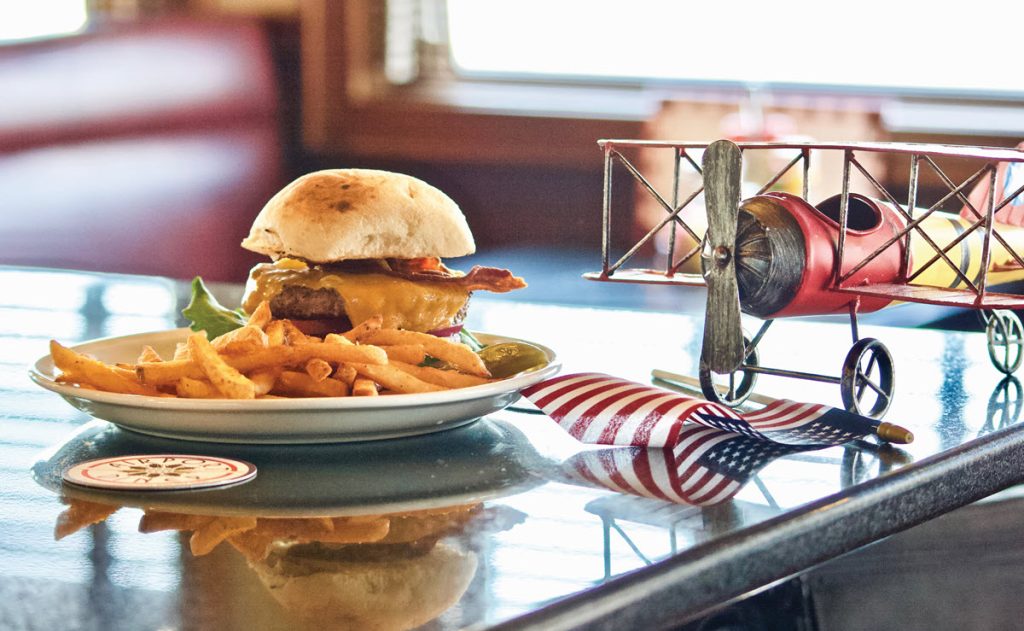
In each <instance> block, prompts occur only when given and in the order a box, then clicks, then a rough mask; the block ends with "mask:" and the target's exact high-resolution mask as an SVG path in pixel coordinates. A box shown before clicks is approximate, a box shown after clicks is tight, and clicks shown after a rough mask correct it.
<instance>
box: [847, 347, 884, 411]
mask: <svg viewBox="0 0 1024 631" xmlns="http://www.w3.org/2000/svg"><path fill="white" fill-rule="evenodd" d="M895 388H896V382H895V371H894V370H893V363H892V355H891V354H889V349H887V348H886V347H885V345H884V344H882V343H881V342H879V341H878V340H876V339H874V338H870V337H866V338H864V339H861V340H858V341H857V343H856V344H854V345H853V347H851V348H850V352H849V353H847V354H846V360H845V361H844V362H843V376H842V377H841V378H840V382H839V389H840V391H841V393H842V396H843V405H845V406H846V410H847V411H848V412H854V413H856V414H860V415H862V416H867V417H869V418H874V419H878V418H882V416H884V415H885V412H886V410H888V409H889V404H890V403H891V402H892V393H893V391H894V390H895Z"/></svg>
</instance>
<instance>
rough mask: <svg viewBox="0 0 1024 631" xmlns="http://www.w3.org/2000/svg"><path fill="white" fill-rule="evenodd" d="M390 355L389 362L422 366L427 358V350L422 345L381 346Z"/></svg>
mask: <svg viewBox="0 0 1024 631" xmlns="http://www.w3.org/2000/svg"><path fill="white" fill-rule="evenodd" d="M381 348H383V349H384V352H385V353H387V354H388V360H389V361H400V362H405V363H407V364H422V363H423V361H424V360H425V359H426V358H427V350H426V349H425V348H423V345H422V344H395V345H393V346H381Z"/></svg>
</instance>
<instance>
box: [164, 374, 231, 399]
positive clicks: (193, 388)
mask: <svg viewBox="0 0 1024 631" xmlns="http://www.w3.org/2000/svg"><path fill="white" fill-rule="evenodd" d="M174 391H175V393H177V395H178V396H179V397H182V398H185V399H216V398H219V397H220V396H221V394H220V392H219V391H218V390H217V388H214V387H213V384H212V383H210V382H209V381H204V380H202V379H193V378H191V377H182V378H181V379H179V380H178V383H177V384H176V385H175V386H174Z"/></svg>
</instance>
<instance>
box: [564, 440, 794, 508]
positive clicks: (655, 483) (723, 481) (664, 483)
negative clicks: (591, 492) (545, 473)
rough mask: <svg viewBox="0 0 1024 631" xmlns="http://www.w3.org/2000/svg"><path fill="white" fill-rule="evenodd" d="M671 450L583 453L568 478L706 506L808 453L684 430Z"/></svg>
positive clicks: (570, 463) (571, 465)
mask: <svg viewBox="0 0 1024 631" xmlns="http://www.w3.org/2000/svg"><path fill="white" fill-rule="evenodd" d="M678 438H679V441H678V443H677V444H676V445H675V446H674V447H672V448H669V449H642V448H638V447H620V448H615V449H601V450H596V451H584V452H581V453H578V454H576V455H575V456H573V457H572V458H570V459H569V460H567V461H566V462H565V463H563V465H562V466H563V469H564V470H565V472H566V474H568V475H569V476H571V477H573V478H576V479H581V480H585V481H587V482H589V483H591V484H596V485H598V486H601V487H604V488H607V489H611V490H613V491H618V492H620V493H629V494H631V495H642V496H644V497H653V498H657V499H662V500H668V501H670V502H675V503H679V504H692V505H696V506H705V505H711V504H717V503H720V502H724V501H726V500H728V499H729V498H731V497H732V496H733V495H735V494H736V493H737V492H738V491H739V490H740V488H742V487H743V485H744V484H746V483H747V481H748V480H749V479H750V477H751V476H752V475H754V474H755V473H757V472H758V471H760V470H761V468H763V467H764V466H765V465H766V464H768V463H769V462H770V461H771V460H772V459H774V458H777V457H779V456H782V455H785V454H789V453H793V452H795V451H803V450H805V449H807V447H794V446H790V445H781V444H778V443H772V442H768V441H765V440H758V439H754V438H748V437H746V436H740V435H737V434H730V433H728V432H725V431H722V430H719V429H715V428H713V427H701V426H699V425H687V426H686V427H685V428H683V429H682V431H681V432H680V433H679V437H678Z"/></svg>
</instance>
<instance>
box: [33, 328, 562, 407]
mask: <svg viewBox="0 0 1024 631" xmlns="http://www.w3.org/2000/svg"><path fill="white" fill-rule="evenodd" d="M190 331H191V330H190V329H189V328H188V327H181V328H175V329H161V330H156V331H146V332H141V333H131V334H128V335H113V336H107V337H102V338H95V339H91V340H85V341H83V342H79V343H77V344H75V345H73V346H69V348H70V349H72V350H75V351H78V352H87V351H89V350H90V348H92V347H95V346H101V345H104V344H110V343H114V342H128V341H131V340H132V339H133V338H137V339H139V340H143V339H150V338H153V337H155V336H160V337H164V336H166V337H168V338H172V339H173V338H174V337H175V336H180V337H181V339H182V340H184V337H185V336H186V335H187V334H188V332H190ZM473 334H474V335H476V336H477V337H479V338H484V339H493V340H495V341H509V342H524V343H527V344H532V345H534V346H536V347H538V348H540V349H541V350H542V351H544V353H545V354H546V355H547V356H548V358H549V361H548V364H547V365H546V366H544V367H543V368H539V369H537V370H534V371H530V372H526V373H521V374H519V375H515V376H512V377H509V378H507V379H502V380H500V381H495V382H492V383H485V384H480V385H477V386H469V387H466V388H453V389H451V390H444V391H441V392H423V393H414V394H390V395H387V396H385V397H296V398H282V399H256V400H237V399H187V398H181V397H154V396H150V395H141V394H124V393H118V392H105V391H102V390H86V389H82V388H77V387H75V386H70V385H64V384H61V383H58V382H57V381H56V380H55V378H54V375H53V372H52V371H53V369H54V368H55V367H54V366H53V363H52V357H51V355H50V354H49V353H47V354H46V355H43V356H42V357H40V358H38V359H37V360H36V361H35V362H33V363H32V364H31V365H30V366H29V368H28V373H29V378H30V379H31V380H32V381H33V382H34V383H35V384H36V385H38V386H40V387H42V388H44V389H46V390H49V391H50V392H54V393H56V394H58V395H60V396H62V397H72V398H75V399H81V400H85V401H91V402H95V403H100V404H105V405H118V406H127V407H133V408H142V409H159V410H162V411H182V412H184V411H189V412H196V411H204V410H209V411H211V412H230V411H238V412H264V411H266V412H272V411H286V410H296V411H299V410H337V411H339V412H345V411H361V410H388V409H402V408H408V407H416V408H422V407H430V406H432V405H447V404H450V403H458V402H464V401H473V400H476V399H483V398H489V397H493V396H497V395H502V394H509V393H511V392H519V391H520V390H522V389H523V388H525V387H527V386H529V385H532V384H533V383H536V382H538V381H540V380H541V379H543V378H545V377H547V376H550V375H553V374H555V373H557V372H558V371H559V370H561V367H562V364H561V360H560V359H559V358H558V355H557V354H556V353H555V351H553V350H552V349H551V348H549V347H547V346H545V345H543V344H539V343H537V342H532V341H529V340H525V339H521V338H516V337H510V336H505V335H498V334H494V333H484V332H477V331H474V332H473ZM139 343H140V345H141V344H144V343H145V342H141V341H140V342H139ZM140 347H141V346H140ZM511 384H516V385H515V387H514V388H511V389H510V388H509V387H508V386H509V385H511Z"/></svg>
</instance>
